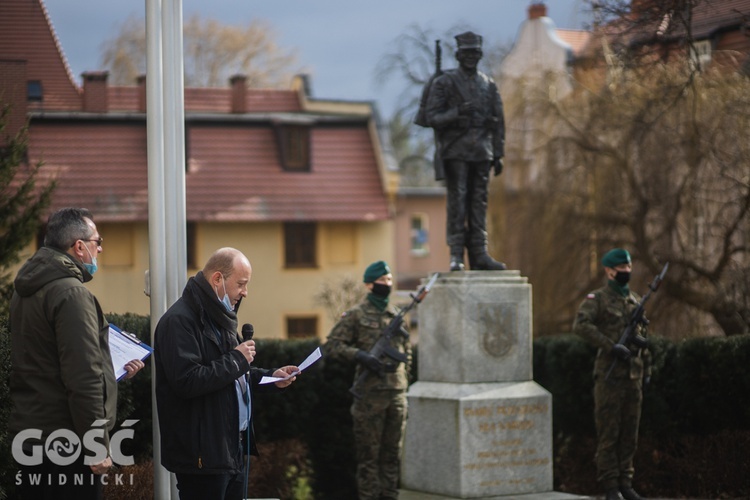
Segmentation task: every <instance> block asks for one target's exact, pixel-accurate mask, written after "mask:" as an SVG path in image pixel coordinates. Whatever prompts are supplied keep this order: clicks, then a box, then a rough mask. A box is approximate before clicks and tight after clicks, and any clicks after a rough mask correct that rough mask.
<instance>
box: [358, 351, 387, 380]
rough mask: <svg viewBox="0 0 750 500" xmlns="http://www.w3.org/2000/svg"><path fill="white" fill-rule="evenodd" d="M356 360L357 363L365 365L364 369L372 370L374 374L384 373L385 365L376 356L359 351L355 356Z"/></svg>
mask: <svg viewBox="0 0 750 500" xmlns="http://www.w3.org/2000/svg"><path fill="white" fill-rule="evenodd" d="M354 359H356V360H357V362H359V363H361V364H362V365H364V367H365V368H367V369H368V370H370V371H371V372H374V373H377V374H381V373H383V363H382V362H381V361H380V360H379V359H378V358H376V357H375V356H373V355H372V354H370V353H369V352H367V351H363V350H361V349H360V350H359V351H357V354H356V355H355V356H354Z"/></svg>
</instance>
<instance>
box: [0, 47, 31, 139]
mask: <svg viewBox="0 0 750 500" xmlns="http://www.w3.org/2000/svg"><path fill="white" fill-rule="evenodd" d="M27 86H28V82H27V81H26V61H9V60H4V61H3V60H0V99H1V100H0V106H3V107H4V106H6V105H7V106H9V109H8V115H7V116H6V123H5V130H3V134H2V136H0V147H4V146H7V144H8V139H11V138H13V137H15V136H16V134H18V132H19V131H20V130H21V128H22V127H23V126H24V125H25V124H26V112H27V110H28V90H27Z"/></svg>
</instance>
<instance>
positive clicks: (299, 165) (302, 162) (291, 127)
mask: <svg viewBox="0 0 750 500" xmlns="http://www.w3.org/2000/svg"><path fill="white" fill-rule="evenodd" d="M275 129H276V140H277V144H278V147H279V157H280V158H281V168H283V169H284V170H286V171H289V172H309V171H310V126H309V125H307V124H296V123H276V124H275Z"/></svg>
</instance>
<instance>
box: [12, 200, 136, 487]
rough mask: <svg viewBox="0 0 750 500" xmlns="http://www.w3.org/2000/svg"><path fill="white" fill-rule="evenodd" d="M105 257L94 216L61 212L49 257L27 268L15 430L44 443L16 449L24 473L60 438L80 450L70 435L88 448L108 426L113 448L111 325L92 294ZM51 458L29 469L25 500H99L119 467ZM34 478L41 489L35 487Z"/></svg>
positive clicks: (27, 442) (18, 290) (15, 336)
mask: <svg viewBox="0 0 750 500" xmlns="http://www.w3.org/2000/svg"><path fill="white" fill-rule="evenodd" d="M101 251H102V238H101V237H100V236H99V231H97V229H96V225H95V224H94V218H93V216H92V215H91V213H90V212H89V211H88V210H86V209H81V208H64V209H61V210H59V211H57V212H55V213H53V214H52V215H51V216H50V217H49V220H48V222H47V234H46V237H45V241H44V247H42V248H40V249H39V250H38V251H37V252H36V253H35V254H34V255H33V256H32V257H31V258H30V259H29V260H28V261H27V262H26V263H25V264H24V265H23V267H21V269H20V271H19V272H18V275H17V276H16V279H15V281H14V282H13V284H14V286H15V292H14V293H13V298H12V299H11V303H10V331H11V363H12V366H13V369H12V370H11V381H10V393H11V399H12V401H13V404H14V406H13V410H12V412H11V415H10V422H9V430H10V433H11V434H12V435H16V436H18V435H19V433H20V432H21V431H25V432H29V431H28V430H29V429H38V430H41V438H38V439H22V440H19V443H18V448H17V449H16V446H15V444H16V440H15V439H14V450H13V456H14V458H16V460H17V461H19V463H20V460H19V458H21V460H23V461H24V462H26V461H27V460H26V459H24V458H23V457H31V456H32V454H33V449H32V447H33V448H36V449H39V448H41V446H42V443H45V441H46V440H47V438H48V437H49V436H50V435H51V434H53V433H56V435H57V436H59V437H58V438H57V439H55V440H54V441H55V442H57V443H59V444H60V445H61V446H69V447H74V446H75V447H77V446H78V445H77V444H75V443H74V442H72V441H70V440H68V439H67V438H65V436H66V433H67V432H69V431H72V432H73V433H75V435H76V436H77V438H78V440H79V442H80V443H84V440H83V436H84V434H86V433H87V432H88V431H91V430H92V428H93V427H95V426H96V425H97V424H95V422H97V421H100V422H106V429H104V430H103V432H102V434H103V435H102V436H101V442H100V443H99V444H100V445H102V446H104V447H106V448H101V450H105V449H108V448H109V432H110V431H111V430H112V428H113V427H114V425H115V412H116V408H117V383H116V380H115V373H114V368H113V366H112V358H111V356H110V352H109V336H108V335H109V328H108V327H109V324H108V323H107V320H106V319H105V318H104V315H103V314H102V309H101V307H100V306H99V302H98V301H97V300H96V297H94V295H93V294H92V293H91V292H89V291H88V289H87V288H86V287H85V286H84V283H86V282H88V281H91V279H92V278H93V274H94V273H95V272H96V270H97V263H96V256H97V255H98V254H99V253H100V252H101ZM143 366H144V364H143V362H142V361H140V360H133V361H131V362H129V363H128V364H127V365H126V367H125V368H126V370H127V371H128V375H127V376H126V377H127V378H130V377H132V376H133V375H135V373H136V372H137V371H138V370H140V369H141V368H143ZM20 441H22V442H20ZM51 451H53V450H51V449H50V448H49V447H47V446H45V450H44V453H43V457H42V460H43V462H42V463H41V464H31V463H28V464H21V465H22V467H21V472H22V477H21V483H20V484H19V485H18V486H19V497H20V498H26V499H35V498H55V499H75V500H79V499H95V498H101V495H102V483H101V481H100V480H99V479H98V478H96V477H93V476H92V474H104V473H106V472H107V470H108V469H109V467H111V466H112V459H111V458H110V457H106V458H105V459H104V460H103V461H99V462H97V463H95V464H89V463H87V462H84V457H85V455H86V453H83V452H81V453H80V455H79V457H78V459H77V460H76V461H75V462H74V463H72V464H68V465H65V464H64V463H63V462H65V461H66V460H65V459H66V458H67V456H64V454H63V453H60V455H59V456H54V455H53V456H50V453H51ZM68 451H70V450H68ZM72 451H73V452H76V451H81V450H80V449H78V450H76V449H73V450H72ZM34 461H35V459H33V458H30V459H29V462H34ZM30 475H38V477H39V478H40V479H41V480H40V481H35V482H36V486H34V485H32V484H31V482H32V481H31V478H30V477H29V476H30ZM76 479H78V481H76Z"/></svg>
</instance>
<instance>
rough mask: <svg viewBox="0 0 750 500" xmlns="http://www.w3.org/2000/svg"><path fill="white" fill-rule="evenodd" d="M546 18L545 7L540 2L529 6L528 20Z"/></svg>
mask: <svg viewBox="0 0 750 500" xmlns="http://www.w3.org/2000/svg"><path fill="white" fill-rule="evenodd" d="M546 16H547V6H546V5H545V4H543V3H541V2H537V3H532V4H531V5H529V20H534V19H539V18H540V17H546Z"/></svg>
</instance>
